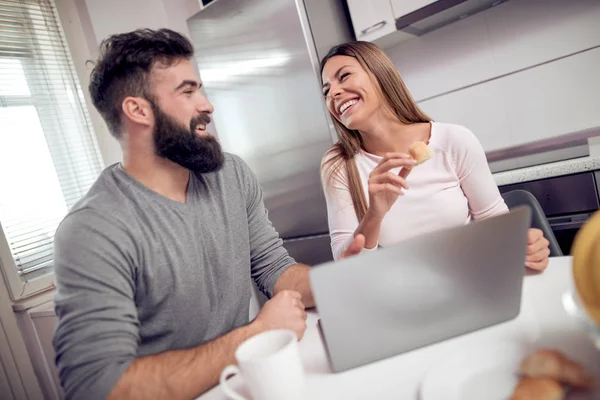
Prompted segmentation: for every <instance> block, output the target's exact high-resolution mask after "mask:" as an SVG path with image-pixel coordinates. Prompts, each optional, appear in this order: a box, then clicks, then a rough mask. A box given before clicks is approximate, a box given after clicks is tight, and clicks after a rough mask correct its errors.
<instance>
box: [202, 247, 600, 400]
mask: <svg viewBox="0 0 600 400" xmlns="http://www.w3.org/2000/svg"><path fill="white" fill-rule="evenodd" d="M571 285H572V277H571V258H570V257H561V258H553V259H551V261H550V265H549V267H548V268H547V270H546V271H544V272H543V273H541V274H536V273H533V274H529V275H528V276H527V277H526V278H525V283H524V287H523V299H522V307H521V314H520V315H519V316H518V317H517V318H516V319H514V320H512V321H509V322H506V323H503V324H500V325H496V326H493V327H490V328H486V329H483V330H480V331H477V332H473V333H470V334H467V335H463V336H460V337H458V338H454V339H450V340H447V341H444V342H441V343H438V344H434V345H431V346H427V347H425V348H422V349H418V350H415V351H412V352H409V353H404V354H400V355H397V356H394V357H391V358H388V359H385V360H382V361H378V362H375V363H372V364H369V365H365V366H363V367H360V368H355V369H353V370H349V371H346V372H342V373H337V374H336V373H332V372H331V369H330V367H329V365H328V362H327V358H326V354H325V348H324V346H323V343H322V341H321V337H320V335H319V332H318V331H317V327H316V321H317V318H318V315H317V314H316V313H315V312H311V313H309V316H308V320H307V325H308V328H307V331H306V334H305V336H304V338H303V339H302V341H301V342H300V351H301V355H302V359H303V363H304V367H305V370H306V372H307V374H308V388H307V391H308V393H307V396H306V398H307V399H361V400H362V399H415V400H416V399H418V390H419V385H420V383H421V381H422V379H423V376H424V374H425V373H426V372H427V370H428V369H429V368H430V367H431V366H433V365H435V363H436V362H437V361H439V360H440V359H441V357H443V356H444V355H445V354H448V353H451V352H456V351H457V350H460V349H462V348H465V347H468V346H472V345H475V344H477V343H480V342H483V341H485V342H487V343H495V342H496V343H497V342H502V341H515V340H516V341H523V342H530V341H533V342H535V345H536V346H552V347H556V348H558V349H561V350H563V351H565V352H567V354H568V355H569V356H571V357H574V358H576V359H577V360H578V361H580V362H582V363H584V365H585V366H586V367H587V369H588V372H590V373H591V374H592V375H593V376H595V377H598V379H597V381H599V382H600V351H597V350H596V349H595V348H594V347H593V345H592V343H591V341H590V340H589V339H588V337H587V336H586V333H585V332H584V331H583V330H582V328H581V326H580V325H579V324H578V323H577V322H576V321H575V320H574V319H573V317H571V316H569V315H568V314H567V313H566V312H565V310H564V308H563V305H562V300H561V296H562V294H563V293H564V292H566V291H567V290H569V289H570V286H571ZM236 379H237V377H234V378H233V379H232V380H231V382H232V383H233V384H234V386H235V385H239V384H241V383H240V381H241V380H238V381H237V382H236ZM584 398H589V399H600V393H599V392H595V393H594V394H592V395H590V396H587V397H584ZM199 399H201V400H216V399H227V397H226V396H225V395H224V394H223V392H222V391H221V389H220V387H216V388H214V389H213V390H211V391H210V392H208V393H206V394H205V395H203V396H201V397H200V398H199Z"/></svg>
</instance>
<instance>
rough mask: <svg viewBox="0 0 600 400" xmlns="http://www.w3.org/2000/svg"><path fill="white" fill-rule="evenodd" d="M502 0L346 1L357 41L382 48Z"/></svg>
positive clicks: (464, 16)
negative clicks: (368, 42) (375, 44)
mask: <svg viewBox="0 0 600 400" xmlns="http://www.w3.org/2000/svg"><path fill="white" fill-rule="evenodd" d="M505 1H506V0H346V2H347V3H348V9H349V11H350V17H351V19H352V25H353V27H354V33H355V35H356V39H357V40H366V41H371V42H375V43H377V44H378V45H380V46H381V47H383V48H386V47H390V46H393V45H394V44H397V43H399V42H401V41H404V40H407V39H410V38H413V37H415V36H421V35H424V34H426V33H428V32H431V31H434V30H436V29H439V28H441V27H443V26H446V25H448V24H451V23H453V22H456V21H459V20H462V19H464V18H466V17H469V16H470V15H473V14H476V13H479V12H481V11H483V10H486V9H489V8H491V7H495V6H497V5H499V4H501V3H503V2H505Z"/></svg>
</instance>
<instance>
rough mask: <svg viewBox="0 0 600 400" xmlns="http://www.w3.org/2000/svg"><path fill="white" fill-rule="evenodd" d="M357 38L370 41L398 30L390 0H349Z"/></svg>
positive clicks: (349, 8)
mask: <svg viewBox="0 0 600 400" xmlns="http://www.w3.org/2000/svg"><path fill="white" fill-rule="evenodd" d="M347 2H348V10H349V11H350V17H351V18H352V26H353V27H354V34H355V36H356V40H364V41H368V42H372V41H375V40H376V39H378V38H380V37H383V36H386V35H389V34H390V33H393V32H395V31H396V20H395V18H394V13H393V12H392V5H391V4H390V0H347Z"/></svg>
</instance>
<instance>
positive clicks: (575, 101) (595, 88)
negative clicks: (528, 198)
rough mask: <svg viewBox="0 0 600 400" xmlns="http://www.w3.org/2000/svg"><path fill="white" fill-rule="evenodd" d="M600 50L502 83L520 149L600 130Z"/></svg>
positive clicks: (516, 141)
mask: <svg viewBox="0 0 600 400" xmlns="http://www.w3.org/2000/svg"><path fill="white" fill-rule="evenodd" d="M598 65H600V49H594V50H589V51H586V52H583V53H580V54H577V55H573V56H570V57H567V58H563V59H561V60H557V61H554V62H552V63H549V64H544V65H541V66H539V67H537V68H534V69H528V70H525V71H522V72H519V73H517V74H513V75H509V76H507V77H504V78H502V79H501V80H500V82H501V90H502V97H503V99H504V104H505V107H506V112H507V115H508V122H509V125H510V128H511V132H512V133H513V136H514V140H515V143H514V144H515V145H519V144H522V143H528V142H533V141H536V140H541V139H548V138H552V137H557V136H561V135H565V134H568V133H575V132H580V131H583V130H587V129H597V128H598V127H599V126H600V104H599V103H598V93H600V75H599V74H598Z"/></svg>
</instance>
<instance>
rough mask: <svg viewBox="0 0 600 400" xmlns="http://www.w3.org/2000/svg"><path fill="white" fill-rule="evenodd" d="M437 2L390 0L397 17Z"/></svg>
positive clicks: (430, 0)
mask: <svg viewBox="0 0 600 400" xmlns="http://www.w3.org/2000/svg"><path fill="white" fill-rule="evenodd" d="M435 2H436V0H390V3H391V4H392V10H393V12H394V17H395V18H402V17H404V16H405V15H408V14H410V13H412V12H414V11H417V10H419V9H421V8H423V7H425V6H428V5H430V4H431V3H435Z"/></svg>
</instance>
